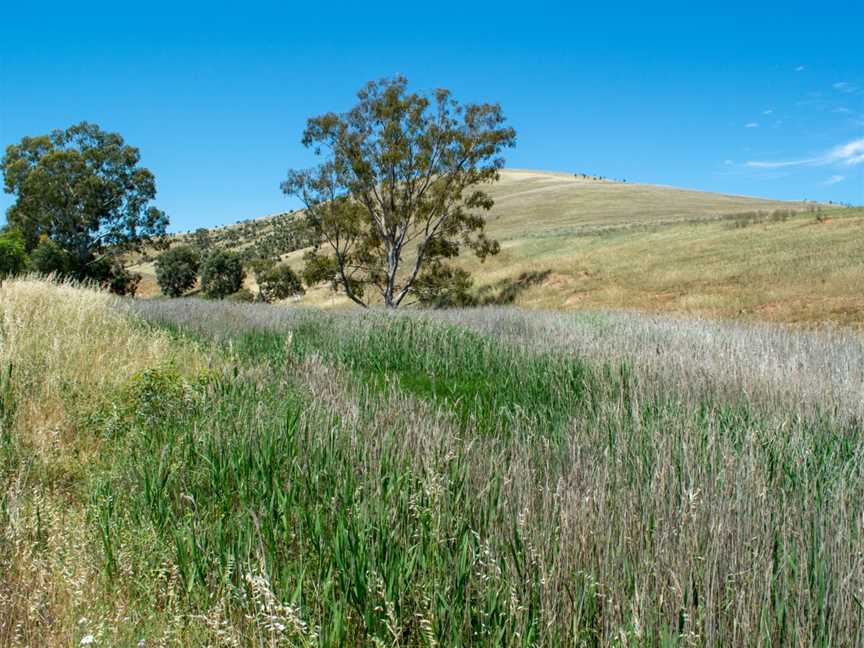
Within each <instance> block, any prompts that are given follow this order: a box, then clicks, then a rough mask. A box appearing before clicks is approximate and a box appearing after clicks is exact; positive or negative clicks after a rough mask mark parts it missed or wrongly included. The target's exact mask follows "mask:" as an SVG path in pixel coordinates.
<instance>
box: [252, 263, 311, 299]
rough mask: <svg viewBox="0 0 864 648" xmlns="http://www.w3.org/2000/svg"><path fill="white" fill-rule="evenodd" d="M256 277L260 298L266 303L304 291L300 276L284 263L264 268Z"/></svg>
mask: <svg viewBox="0 0 864 648" xmlns="http://www.w3.org/2000/svg"><path fill="white" fill-rule="evenodd" d="M257 279H258V287H259V289H260V291H261V298H262V299H263V300H264V301H266V302H268V303H270V302H274V301H278V300H280V299H288V298H289V297H294V296H296V295H302V294H303V293H305V292H306V291H305V290H304V289H303V283H302V282H301V281H300V277H298V276H297V273H296V272H294V270H292V269H291V266H289V265H287V264H285V263H280V264H279V265H275V266H273V267H271V268H269V269H267V270H264V271H263V272H262V273H261V274H260V275H258V277H257Z"/></svg>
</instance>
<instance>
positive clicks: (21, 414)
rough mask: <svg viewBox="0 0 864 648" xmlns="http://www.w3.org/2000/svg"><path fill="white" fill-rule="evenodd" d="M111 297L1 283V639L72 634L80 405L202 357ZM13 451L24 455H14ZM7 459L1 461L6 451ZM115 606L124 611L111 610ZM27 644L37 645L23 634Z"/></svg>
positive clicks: (84, 558)
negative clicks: (8, 466) (9, 466)
mask: <svg viewBox="0 0 864 648" xmlns="http://www.w3.org/2000/svg"><path fill="white" fill-rule="evenodd" d="M118 306H119V302H118V300H117V299H116V298H114V297H112V296H110V295H108V294H106V293H104V292H100V291H97V290H93V289H89V288H85V287H81V286H75V285H72V284H69V283H57V282H50V281H45V280H41V279H38V278H21V279H15V280H7V281H4V282H3V283H2V284H0V374H2V376H3V379H2V380H0V388H2V389H0V437H2V438H3V439H6V440H11V443H10V444H9V445H8V446H7V445H6V441H3V443H0V446H3V448H4V450H5V448H6V447H15V448H17V451H16V452H17V454H18V455H19V459H18V460H16V461H15V462H11V463H16V462H17V463H19V469H18V470H17V471H14V472H12V473H11V474H7V473H6V472H5V470H3V469H4V468H5V466H4V463H5V461H6V457H5V456H3V455H0V459H2V461H0V502H2V504H3V507H4V512H6V513H7V515H8V518H7V520H8V524H7V527H6V528H5V529H4V530H3V533H2V534H0V549H2V551H0V645H3V646H5V645H18V644H19V642H21V644H20V645H25V644H26V643H27V641H26V638H28V637H30V638H31V641H32V637H39V638H40V643H39V645H70V638H71V636H72V635H73V633H74V632H75V631H76V627H77V623H78V619H79V618H80V616H81V614H80V611H81V610H83V609H86V608H88V605H89V599H90V598H91V596H92V593H93V589H94V588H95V587H96V586H97V584H98V574H99V566H98V565H94V564H93V562H92V559H90V558H88V553H87V551H86V550H85V549H86V547H87V546H88V545H89V544H91V543H93V542H98V538H94V537H93V536H92V533H89V532H88V528H87V525H86V521H85V515H84V513H83V511H82V509H81V507H80V506H79V505H78V502H77V497H78V491H79V488H80V486H81V484H82V483H84V482H85V481H86V480H87V479H88V478H89V475H88V465H89V464H90V462H91V461H92V460H94V459H95V458H96V457H98V453H99V449H100V437H99V436H98V435H96V434H94V432H93V430H92V427H91V426H88V425H87V424H86V422H85V421H84V419H82V415H84V414H86V413H87V412H93V411H96V410H97V409H98V408H99V407H100V406H102V405H104V404H107V403H108V402H109V400H108V399H110V398H111V396H112V395H115V394H116V393H117V390H118V389H119V388H120V387H121V386H123V385H124V384H126V383H127V382H128V381H129V380H130V378H131V377H132V376H134V375H135V374H137V373H138V372H140V371H142V370H144V369H148V368H152V367H158V366H165V365H172V366H174V367H176V368H177V370H178V371H179V372H181V373H183V374H186V373H192V372H196V371H198V370H199V369H200V368H201V367H202V366H203V365H204V363H206V362H208V359H207V357H206V356H205V355H203V354H201V353H199V352H197V351H198V350H197V349H196V348H195V347H194V346H184V347H179V346H177V345H173V344H171V342H170V336H169V335H168V334H167V333H166V332H165V331H157V330H150V329H147V328H145V327H143V326H135V325H133V323H132V320H131V319H130V317H129V316H127V315H126V314H125V312H124V311H123V309H122V308H118ZM22 453H23V457H24V458H23V459H21V458H20V455H21V454H22ZM10 461H11V460H10ZM118 613H122V611H119V612H118ZM30 645H36V644H32V643H31V644H30Z"/></svg>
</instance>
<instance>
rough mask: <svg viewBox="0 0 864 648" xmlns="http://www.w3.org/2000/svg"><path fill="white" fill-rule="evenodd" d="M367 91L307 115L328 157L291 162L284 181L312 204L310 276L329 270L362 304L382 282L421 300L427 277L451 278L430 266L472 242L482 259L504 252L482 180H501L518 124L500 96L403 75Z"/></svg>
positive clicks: (307, 138)
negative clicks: (425, 84)
mask: <svg viewBox="0 0 864 648" xmlns="http://www.w3.org/2000/svg"><path fill="white" fill-rule="evenodd" d="M357 96H358V99H359V102H358V103H357V105H356V106H355V107H354V108H353V109H352V110H350V111H349V112H348V113H345V114H335V113H328V114H326V115H321V116H320V117H314V118H312V119H310V120H309V121H308V122H307V125H306V130H305V132H304V134H303V144H305V145H306V146H308V147H312V148H313V150H314V152H315V153H316V154H326V159H325V161H324V162H323V164H321V165H320V166H318V167H316V168H314V169H309V170H304V171H291V172H290V173H289V174H288V179H287V180H286V181H285V182H284V183H283V184H282V189H283V191H284V192H285V193H287V194H293V195H296V196H299V197H300V198H301V200H302V201H303V202H304V203H305V205H306V217H307V219H308V222H309V224H310V226H311V227H312V228H313V229H314V231H315V233H316V238H317V239H318V241H320V243H316V246H315V248H314V249H313V250H312V251H311V252H309V253H307V255H306V267H305V268H304V272H303V275H304V279H306V280H307V283H317V282H320V281H329V282H331V285H332V286H333V287H334V288H341V289H342V290H344V291H345V294H346V295H348V297H349V298H350V299H351V300H352V301H354V302H355V303H357V304H359V305H361V306H366V305H367V304H368V301H369V300H368V297H367V296H366V295H367V290H368V289H369V288H373V289H375V290H377V291H378V292H379V293H380V295H381V298H382V299H383V301H384V304H385V305H387V306H388V307H391V308H395V307H397V306H399V305H400V304H402V303H403V302H404V301H405V299H406V298H408V297H409V295H413V299H414V300H415V301H416V300H417V298H418V297H419V295H418V294H417V290H416V288H417V286H418V285H419V284H424V285H425V287H426V288H427V289H428V288H432V287H434V286H435V285H441V283H440V282H436V281H435V277H434V276H431V275H429V273H432V275H435V276H438V277H440V276H441V275H442V272H446V271H445V270H444V269H443V267H444V266H446V262H447V260H449V259H452V258H454V257H456V256H457V255H458V254H459V253H460V251H461V249H462V247H467V248H468V249H470V250H471V251H472V252H474V253H475V254H476V255H477V256H478V257H479V258H480V259H481V261H482V260H483V259H485V258H486V256H487V255H490V254H496V253H497V252H498V250H499V246H498V243H497V242H495V241H492V240H490V239H488V238H487V237H486V236H485V234H484V228H485V219H484V217H483V216H482V212H483V211H488V210H489V209H490V208H491V207H492V199H491V198H490V197H489V196H488V195H487V194H486V193H484V192H483V191H481V190H480V189H479V186H480V185H482V184H484V183H490V182H494V181H496V180H497V179H498V171H499V169H501V167H502V166H503V165H504V160H503V158H502V157H501V156H500V154H501V152H502V151H503V150H504V149H505V148H507V147H510V146H513V144H514V143H515V138H516V134H515V132H514V130H513V129H512V128H507V127H504V125H503V124H504V116H503V114H502V112H501V108H500V106H498V105H496V104H467V105H462V104H460V103H458V102H457V101H456V100H454V99H453V98H452V96H451V95H450V92H449V91H447V90H437V91H436V92H435V93H434V96H433V97H431V98H428V97H425V96H422V95H419V94H415V93H409V92H408V89H407V81H406V80H405V79H404V78H403V77H397V78H395V79H392V80H383V81H379V82H372V83H369V84H367V85H366V87H365V88H363V89H362V90H361V91H360V92H359V93H358V95H357ZM321 248H323V249H324V253H322V250H321ZM427 297H428V296H427Z"/></svg>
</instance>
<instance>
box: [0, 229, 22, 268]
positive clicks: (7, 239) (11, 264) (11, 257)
mask: <svg viewBox="0 0 864 648" xmlns="http://www.w3.org/2000/svg"><path fill="white" fill-rule="evenodd" d="M26 267H27V252H26V250H25V248H24V237H23V236H22V235H21V232H20V231H18V230H17V229H10V230H8V231H6V232H3V234H0V279H3V278H4V277H8V276H10V275H16V274H19V273H21V272H23V271H24V269H25V268H26Z"/></svg>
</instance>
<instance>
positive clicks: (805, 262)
mask: <svg viewBox="0 0 864 648" xmlns="http://www.w3.org/2000/svg"><path fill="white" fill-rule="evenodd" d="M488 191H489V193H490V195H491V196H492V197H493V199H494V200H495V206H494V208H493V209H492V211H491V212H490V214H489V217H488V232H489V234H490V235H491V236H492V237H494V238H496V239H497V240H498V241H499V242H500V243H501V247H502V251H501V253H500V254H499V255H498V256H496V257H493V258H491V259H489V260H487V261H486V263H484V264H482V265H480V264H479V263H478V262H477V261H476V259H473V258H469V257H465V258H463V259H461V260H460V263H461V264H463V265H464V266H465V267H466V268H470V269H471V270H474V271H475V272H476V275H475V279H476V283H477V285H478V286H486V287H487V288H488V290H489V291H490V292H492V293H496V294H500V295H502V296H504V298H505V299H510V298H512V299H513V302H514V303H516V304H519V305H522V306H526V307H535V308H554V309H573V308H584V307H610V308H633V309H641V310H648V311H669V312H685V313H690V314H699V315H706V316H712V317H745V318H753V319H770V320H776V321H784V322H809V321H819V320H832V321H835V322H839V323H859V322H861V321H864V296H862V295H860V294H859V291H855V290H854V286H855V285H861V283H862V282H864V268H862V265H861V263H860V261H859V260H858V258H857V256H860V252H858V251H856V249H855V240H856V236H860V233H861V229H862V226H864V210H860V209H839V208H834V207H827V206H824V205H818V206H817V205H815V204H813V203H804V202H784V201H774V200H764V199H758V198H752V197H747V196H732V195H724V194H717V193H708V192H703V191H694V190H687V189H677V188H674V187H667V186H659V185H647V184H635V183H627V182H621V181H611V180H606V179H600V178H595V177H593V176H590V175H582V174H571V173H551V172H542V171H531V170H521V169H506V170H504V171H502V172H501V180H500V181H499V182H498V183H496V184H495V185H493V186H491V187H490V188H489V190H488ZM280 217H281V218H282V219H283V220H282V222H290V220H291V218H292V217H293V218H294V219H296V220H297V221H298V222H299V219H300V218H301V217H302V213H301V212H296V213H294V214H289V215H287V218H286V215H273V216H268V217H264V218H261V219H256V220H251V221H243V222H240V223H237V224H235V225H230V226H225V227H221V228H216V229H214V230H210V231H209V232H208V235H209V236H211V237H212V239H213V240H214V241H216V242H217V244H220V245H224V246H226V247H230V248H234V249H244V248H247V247H249V246H251V245H255V244H261V242H262V241H264V240H266V238H267V237H268V236H269V235H271V234H272V233H273V230H274V227H275V226H278V225H274V224H278V223H279V222H280ZM200 234H201V231H199V235H200ZM190 236H192V235H191V234H187V235H181V236H180V237H179V238H180V239H181V240H184V239H188V238H189V237H190ZM302 254H303V251H302V249H298V250H297V251H294V252H292V253H290V254H287V255H285V259H286V260H287V261H288V262H289V263H291V264H292V265H296V266H298V267H299V266H300V264H301V258H302ZM856 255H857V256H856ZM138 271H139V272H142V274H144V275H145V281H144V282H143V284H142V287H143V292H144V294H145V295H152V294H154V293H155V292H156V291H157V290H158V289H156V288H155V282H154V281H153V278H152V265H151V264H142V265H141V266H139V267H138ZM148 275H149V276H148ZM303 303H307V304H314V305H321V306H340V305H344V304H346V303H347V300H344V299H343V298H341V297H340V296H338V295H337V296H334V295H333V294H332V292H331V291H330V290H329V289H327V288H324V287H321V288H316V289H313V290H311V291H309V293H307V295H306V297H304V299H303Z"/></svg>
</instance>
